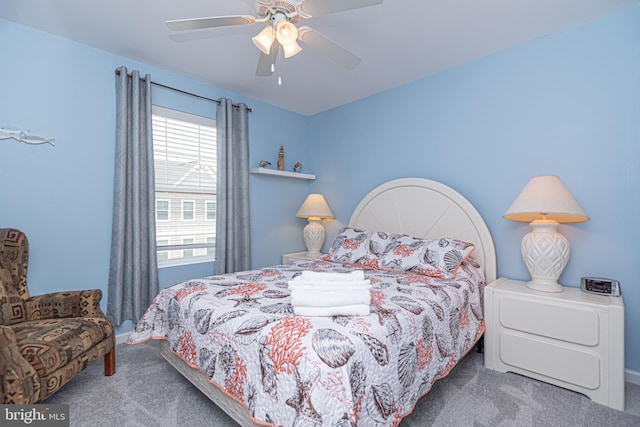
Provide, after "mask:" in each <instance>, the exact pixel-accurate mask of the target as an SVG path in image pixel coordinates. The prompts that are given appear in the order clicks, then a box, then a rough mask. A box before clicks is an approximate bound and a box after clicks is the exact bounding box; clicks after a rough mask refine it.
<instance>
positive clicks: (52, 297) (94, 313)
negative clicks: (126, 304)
mask: <svg viewBox="0 0 640 427" xmlns="http://www.w3.org/2000/svg"><path fill="white" fill-rule="evenodd" d="M101 299H102V291H101V290H100V289H90V290H85V291H65V292H52V293H49V294H43V295H36V296H33V297H30V298H28V299H26V300H25V301H24V308H25V311H26V313H27V320H41V319H61V318H65V317H106V316H105V315H104V313H103V312H102V309H100V300H101Z"/></svg>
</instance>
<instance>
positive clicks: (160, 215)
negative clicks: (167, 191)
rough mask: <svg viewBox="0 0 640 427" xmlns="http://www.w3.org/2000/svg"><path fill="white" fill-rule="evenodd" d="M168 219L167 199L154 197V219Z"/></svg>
mask: <svg viewBox="0 0 640 427" xmlns="http://www.w3.org/2000/svg"><path fill="white" fill-rule="evenodd" d="M168 220H169V201H168V200H160V199H156V221H168ZM167 244H168V242H167Z"/></svg>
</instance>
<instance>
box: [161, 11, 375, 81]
mask: <svg viewBox="0 0 640 427" xmlns="http://www.w3.org/2000/svg"><path fill="white" fill-rule="evenodd" d="M382 1H383V0H302V1H300V2H296V1H295V0H292V1H282V0H255V9H256V14H257V16H251V15H233V16H214V17H209V18H191V19H176V20H172V21H166V22H165V24H167V26H168V27H169V28H170V29H172V30H174V31H189V30H200V29H204V28H213V27H225V26H232V25H249V24H254V23H256V22H258V23H264V24H265V27H264V28H263V29H262V31H260V32H259V33H258V34H257V35H256V36H255V37H253V38H252V40H253V43H254V44H255V45H256V47H257V48H258V49H260V51H261V53H260V59H259V61H258V67H257V69H256V76H270V75H272V74H273V72H274V66H275V62H276V58H277V56H278V53H279V51H280V47H281V46H282V50H283V52H284V57H285V58H290V57H292V56H293V55H296V54H297V53H299V52H300V51H301V50H302V48H301V47H300V45H299V44H298V43H297V40H300V41H302V42H303V43H304V44H305V45H307V46H309V47H311V48H313V49H316V50H317V51H319V52H321V53H322V54H324V55H326V56H327V57H328V58H330V59H332V60H333V61H335V62H336V63H338V64H340V65H342V66H343V67H345V68H347V69H349V70H351V69H353V68H355V67H356V66H357V65H358V64H359V63H360V61H361V60H360V58H359V57H358V56H356V55H355V54H353V53H351V52H349V51H348V50H346V49H345V48H343V47H342V46H340V45H338V44H337V43H335V42H334V41H332V40H330V39H329V38H327V37H326V36H324V35H322V34H321V33H319V32H318V31H316V30H314V29H312V28H310V27H307V26H301V27H297V26H296V24H298V22H300V20H301V19H308V18H313V17H316V16H322V15H328V14H331V13H337V12H344V11H346V10H353V9H360V8H363V7H369V6H375V5H378V4H381V3H382Z"/></svg>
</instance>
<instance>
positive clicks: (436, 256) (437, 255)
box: [329, 227, 475, 279]
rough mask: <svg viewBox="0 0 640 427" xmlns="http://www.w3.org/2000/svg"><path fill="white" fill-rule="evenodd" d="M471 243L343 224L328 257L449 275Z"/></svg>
mask: <svg viewBox="0 0 640 427" xmlns="http://www.w3.org/2000/svg"><path fill="white" fill-rule="evenodd" d="M474 249H475V246H474V245H473V244H471V243H467V242H463V241H460V240H455V239H448V238H441V239H421V238H417V237H411V236H406V235H402V234H393V233H385V232H379V231H366V230H358V229H354V228H350V227H345V228H343V229H341V230H340V231H339V232H338V236H336V238H335V240H334V242H333V244H332V245H331V249H330V250H329V255H330V258H331V260H332V261H338V262H346V263H350V264H357V265H362V266H364V267H368V268H377V269H385V270H395V271H411V272H414V273H418V274H423V275H426V276H431V277H436V278H441V279H453V278H454V277H455V275H456V271H457V270H458V267H459V266H460V264H461V263H462V261H463V260H464V259H465V258H467V257H468V256H469V255H471V253H472V252H473V250H474Z"/></svg>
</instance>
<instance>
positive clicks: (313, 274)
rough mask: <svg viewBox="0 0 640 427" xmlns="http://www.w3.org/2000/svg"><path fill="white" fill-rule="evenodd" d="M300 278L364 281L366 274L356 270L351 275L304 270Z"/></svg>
mask: <svg viewBox="0 0 640 427" xmlns="http://www.w3.org/2000/svg"><path fill="white" fill-rule="evenodd" d="M298 277H302V279H304V280H339V281H343V282H344V281H358V280H364V272H363V271H362V270H355V271H351V272H349V273H327V272H323V271H310V270H304V271H303V272H302V274H301V275H300V276H298Z"/></svg>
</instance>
